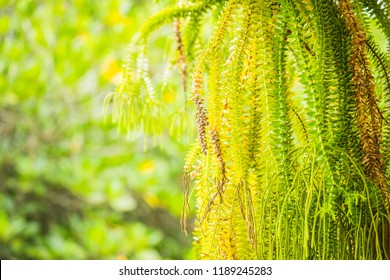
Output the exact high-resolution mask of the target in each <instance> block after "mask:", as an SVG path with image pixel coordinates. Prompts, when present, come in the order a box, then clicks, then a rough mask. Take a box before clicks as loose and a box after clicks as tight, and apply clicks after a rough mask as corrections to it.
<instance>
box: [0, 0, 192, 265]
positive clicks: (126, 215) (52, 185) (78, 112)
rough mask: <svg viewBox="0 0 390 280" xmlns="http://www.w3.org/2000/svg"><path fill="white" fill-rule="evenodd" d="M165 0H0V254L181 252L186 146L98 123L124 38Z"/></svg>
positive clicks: (152, 255) (161, 42) (185, 240)
mask: <svg viewBox="0 0 390 280" xmlns="http://www.w3.org/2000/svg"><path fill="white" fill-rule="evenodd" d="M160 2H161V3H160ZM164 2H165V3H164ZM166 2H169V1H159V3H158V4H156V3H155V2H154V1H135V0H133V1H130V0H112V1H94V0H68V1H65V0H62V1H54V0H45V1H30V0H23V1H17V0H16V1H0V53H1V59H0V92H1V95H0V258H1V259H116V258H128V259H182V258H190V257H191V253H190V247H191V237H190V236H188V237H186V236H185V235H184V233H183V232H181V231H180V226H179V216H180V213H181V207H182V188H181V176H182V174H181V170H182V166H183V161H184V155H185V152H186V149H187V144H186V143H183V142H185V141H176V140H175V139H169V140H167V141H165V142H166V144H165V146H164V149H160V148H158V147H157V148H151V149H149V150H148V151H146V152H145V151H144V147H143V139H142V136H141V135H140V136H138V137H135V138H136V139H135V141H130V140H127V139H126V137H125V136H123V135H119V134H118V133H117V131H116V128H115V127H114V126H113V125H110V124H103V123H102V112H101V111H102V107H103V100H104V97H105V96H106V94H107V93H108V92H109V91H111V90H112V89H113V88H114V87H115V84H117V83H118V81H119V80H120V74H121V64H122V59H123V57H124V53H125V51H126V47H127V44H128V43H129V41H130V40H131V37H132V35H133V34H134V33H135V32H136V31H137V30H138V29H139V27H140V25H141V23H142V22H143V21H144V19H145V18H146V17H147V16H148V15H150V14H151V13H153V12H154V11H156V10H158V9H160V8H161V5H165V4H166ZM159 36H160V37H158V36H157V37H156V38H155V40H156V43H155V44H156V45H157V46H160V47H161V49H164V48H166V44H167V43H166V40H165V39H164V36H166V33H164V32H161V33H160V34H159Z"/></svg>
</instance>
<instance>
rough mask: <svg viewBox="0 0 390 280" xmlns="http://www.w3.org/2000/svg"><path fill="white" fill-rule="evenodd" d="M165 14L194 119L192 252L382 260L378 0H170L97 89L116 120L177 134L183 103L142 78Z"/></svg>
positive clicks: (382, 9) (385, 124) (388, 243)
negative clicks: (115, 77) (113, 80)
mask: <svg viewBox="0 0 390 280" xmlns="http://www.w3.org/2000/svg"><path fill="white" fill-rule="evenodd" d="M210 15H211V17H212V20H211V22H210V21H207V20H206V19H207V18H208V17H210ZM166 23H173V24H174V25H175V26H176V33H175V36H176V47H175V49H176V53H175V54H173V56H174V57H176V58H177V59H175V61H176V62H177V65H178V66H179V67H178V70H179V72H180V70H181V75H182V76H183V77H184V79H183V80H184V86H183V89H184V90H185V91H186V88H187V86H186V85H187V83H192V89H191V91H190V92H189V91H186V93H187V94H189V95H190V97H191V99H192V101H193V104H194V105H193V108H194V110H195V116H194V117H193V119H194V121H196V123H197V125H198V140H197V142H196V143H195V144H194V145H193V146H192V148H191V149H190V151H189V154H188V156H187V161H186V164H185V166H184V170H185V178H184V182H185V183H188V181H189V179H190V178H191V179H194V182H195V186H194V190H195V193H196V200H197V215H196V228H195V236H196V238H195V242H194V245H195V249H196V251H197V254H198V257H199V258H202V259H257V258H260V259H389V258H390V238H389V236H390V214H389V209H390V208H389V207H390V193H389V191H390V189H389V182H390V181H389V179H390V178H389V175H390V174H389V170H390V169H389V166H390V163H389V156H388V155H389V143H390V142H389V125H390V119H389V96H390V91H389V90H390V87H389V81H390V80H389V73H390V72H389V71H390V68H389V53H388V51H386V49H385V48H383V43H382V42H380V41H378V39H377V37H378V36H375V34H378V33H379V34H381V36H382V37H384V38H385V44H387V47H389V46H388V44H389V32H388V31H389V26H390V10H389V3H388V1H350V0H339V1H333V0H305V1H295V0H278V1H277V0H265V1H254V0H244V1H237V0H220V1H212V0H210V1H206V0H205V1H200V0H199V1H196V0H194V1H179V2H178V4H177V5H175V6H170V7H168V8H165V9H163V10H162V11H160V12H159V13H157V14H156V15H155V16H153V17H151V18H150V19H149V20H147V21H146V22H145V24H144V26H143V27H142V28H141V29H140V32H139V33H138V34H137V35H136V36H135V37H134V38H133V40H132V43H131V45H130V48H129V51H128V55H127V61H126V65H125V74H124V78H123V79H122V82H121V83H120V84H119V85H118V87H117V88H116V90H115V91H114V92H113V93H111V94H110V95H109V96H108V97H107V99H106V107H107V108H113V113H112V114H111V117H112V120H113V121H114V122H116V123H117V124H118V125H119V127H120V128H123V129H124V130H125V131H133V130H138V129H140V130H142V131H143V132H144V133H145V134H149V135H152V136H154V137H158V135H160V134H161V132H162V131H163V128H164V127H165V128H168V125H169V124H173V125H174V126H175V127H177V128H178V130H179V131H180V132H186V127H187V126H188V124H187V123H188V121H189V120H188V119H187V118H185V116H186V115H183V117H182V119H181V120H180V122H177V121H176V122H175V121H173V120H172V119H171V116H172V115H175V114H178V113H180V112H181V111H180V108H183V107H184V108H186V110H188V111H191V110H190V109H188V108H187V106H185V105H186V104H183V102H182V101H179V102H178V104H179V105H180V106H179V108H173V109H172V108H167V107H166V106H165V105H164V104H163V102H161V100H162V98H161V96H160V95H161V92H160V90H155V88H154V87H153V83H152V82H151V78H150V71H149V63H148V55H147V51H148V49H149V48H148V41H147V40H148V38H149V37H150V36H151V33H152V32H153V31H155V30H156V29H157V28H159V27H161V26H162V25H163V24H166ZM210 25H211V26H212V27H213V30H212V34H211V35H210V34H207V32H206V31H207V30H209V29H210V28H209V27H210ZM372 26H374V29H375V30H374V31H372ZM377 26H378V27H377ZM378 28H379V30H381V31H378ZM381 32H383V33H381ZM151 49H152V48H151ZM180 65H181V67H180ZM188 73H192V75H191V77H190V75H188ZM188 99H189V98H188ZM111 104H112V105H113V106H112V107H111V106H110V105H111ZM156 123H158V126H157V127H156V126H155V124H156ZM179 134H180V133H179ZM185 187H186V188H185V197H186V198H189V197H190V190H189V186H188V185H186V186H185ZM188 209H189V207H188V205H186V204H185V205H184V209H183V213H184V216H183V217H182V222H183V224H184V228H185V223H186V220H187V216H188Z"/></svg>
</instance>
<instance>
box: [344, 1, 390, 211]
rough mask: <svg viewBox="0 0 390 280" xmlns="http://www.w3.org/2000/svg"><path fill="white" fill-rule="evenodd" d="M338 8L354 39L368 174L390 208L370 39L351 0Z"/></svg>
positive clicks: (353, 64) (353, 56)
mask: <svg viewBox="0 0 390 280" xmlns="http://www.w3.org/2000/svg"><path fill="white" fill-rule="evenodd" d="M339 9H340V11H341V12H342V15H343V18H344V21H345V24H346V26H347V27H348V29H349V33H350V36H351V44H352V49H351V54H350V58H349V66H350V68H351V70H352V73H353V77H352V83H353V85H354V88H355V89H354V91H355V94H354V97H355V100H356V109H357V123H358V127H359V131H360V142H361V144H362V148H363V153H364V158H363V164H364V167H365V172H366V175H367V176H368V177H369V178H370V179H372V180H373V181H374V182H375V183H376V184H377V185H378V186H379V188H380V190H381V192H382V195H383V198H384V200H385V203H386V204H387V205H388V206H389V205H390V197H389V194H388V185H387V182H386V177H385V168H384V163H383V157H382V155H381V152H380V143H381V135H382V115H381V112H380V111H379V107H378V103H377V102H378V101H377V97H376V94H375V84H374V77H373V75H372V73H371V70H370V65H369V60H368V58H367V54H366V52H365V49H366V45H367V36H366V33H365V32H364V29H363V28H362V26H361V25H360V23H359V22H358V20H357V18H356V16H355V14H354V12H353V9H352V5H351V3H350V1H349V0H340V1H339Z"/></svg>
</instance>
